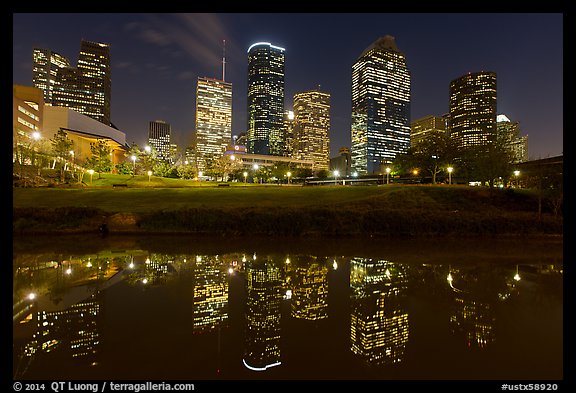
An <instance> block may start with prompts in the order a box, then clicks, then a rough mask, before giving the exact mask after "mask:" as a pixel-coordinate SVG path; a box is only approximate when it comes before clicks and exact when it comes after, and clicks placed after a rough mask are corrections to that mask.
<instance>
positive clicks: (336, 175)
mask: <svg viewBox="0 0 576 393" xmlns="http://www.w3.org/2000/svg"><path fill="white" fill-rule="evenodd" d="M333 173H334V184H335V185H338V175H339V174H340V172H339V171H338V170H335V171H334V172H333Z"/></svg>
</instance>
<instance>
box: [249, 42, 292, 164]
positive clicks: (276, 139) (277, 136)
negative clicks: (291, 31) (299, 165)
mask: <svg viewBox="0 0 576 393" xmlns="http://www.w3.org/2000/svg"><path fill="white" fill-rule="evenodd" d="M283 116H284V49H283V48H279V47H276V46H274V45H270V44H267V43H262V44H259V45H256V46H254V45H253V46H252V47H251V48H250V51H249V53H248V132H247V148H248V152H250V153H256V154H270V155H279V156H281V155H284V152H285V133H284V129H283V123H284V121H283Z"/></svg>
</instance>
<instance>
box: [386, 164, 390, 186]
mask: <svg viewBox="0 0 576 393" xmlns="http://www.w3.org/2000/svg"><path fill="white" fill-rule="evenodd" d="M386 184H390V167H387V168H386Z"/></svg>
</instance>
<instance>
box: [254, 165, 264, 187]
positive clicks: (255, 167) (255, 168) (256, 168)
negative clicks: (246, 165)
mask: <svg viewBox="0 0 576 393" xmlns="http://www.w3.org/2000/svg"><path fill="white" fill-rule="evenodd" d="M259 168H260V167H259V166H258V164H254V165H252V169H254V172H256V171H257V170H258V169H259ZM254 174H256V173H254ZM258 177H259V179H258V183H260V182H261V181H262V179H260V176H258Z"/></svg>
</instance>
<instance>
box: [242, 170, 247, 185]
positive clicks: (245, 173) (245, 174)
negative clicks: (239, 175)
mask: <svg viewBox="0 0 576 393" xmlns="http://www.w3.org/2000/svg"><path fill="white" fill-rule="evenodd" d="M243 175H244V184H246V177H247V176H248V172H246V171H244V173H243Z"/></svg>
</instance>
